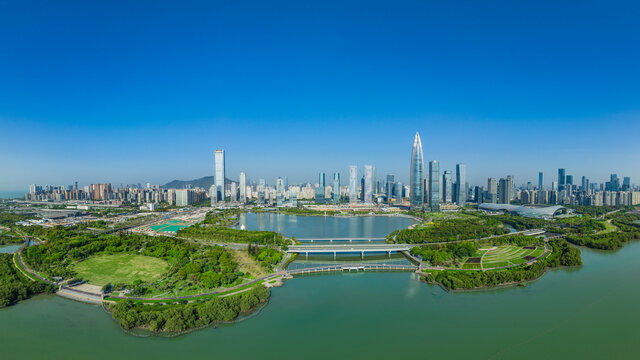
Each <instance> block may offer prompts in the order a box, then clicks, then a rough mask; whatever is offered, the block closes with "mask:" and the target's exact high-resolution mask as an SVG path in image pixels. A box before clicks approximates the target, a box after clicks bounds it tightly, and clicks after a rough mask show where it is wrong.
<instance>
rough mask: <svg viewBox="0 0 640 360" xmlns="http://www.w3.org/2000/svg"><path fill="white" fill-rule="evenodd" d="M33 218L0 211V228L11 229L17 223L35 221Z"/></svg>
mask: <svg viewBox="0 0 640 360" xmlns="http://www.w3.org/2000/svg"><path fill="white" fill-rule="evenodd" d="M35 218H36V217H35V216H30V215H21V214H14V213H10V212H5V211H0V226H6V227H12V226H14V225H15V223H17V222H18V221H22V220H28V219H35Z"/></svg>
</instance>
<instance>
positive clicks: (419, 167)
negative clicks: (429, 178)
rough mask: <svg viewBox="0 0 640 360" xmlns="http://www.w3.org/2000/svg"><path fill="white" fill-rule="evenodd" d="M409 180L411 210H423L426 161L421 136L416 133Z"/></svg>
mask: <svg viewBox="0 0 640 360" xmlns="http://www.w3.org/2000/svg"><path fill="white" fill-rule="evenodd" d="M409 178H410V181H409V182H410V183H409V185H410V190H409V196H410V198H411V202H410V205H411V209H412V210H422V207H423V205H424V188H423V186H424V160H423V156H422V142H421V141H420V135H419V134H418V133H416V136H415V138H414V140H413V149H412V151H411V169H410V174H409Z"/></svg>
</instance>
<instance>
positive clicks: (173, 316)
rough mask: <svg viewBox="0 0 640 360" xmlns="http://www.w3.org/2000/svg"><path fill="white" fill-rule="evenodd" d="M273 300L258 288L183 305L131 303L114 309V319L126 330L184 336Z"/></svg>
mask: <svg viewBox="0 0 640 360" xmlns="http://www.w3.org/2000/svg"><path fill="white" fill-rule="evenodd" d="M268 299H269V290H268V289H267V288H265V287H263V286H260V285H256V286H254V287H253V288H252V289H251V290H249V291H247V292H244V293H241V294H238V295H234V296H229V297H214V298H212V299H209V300H206V301H202V302H197V303H191V304H183V305H142V304H136V303H133V302H129V301H124V302H119V303H116V304H114V305H111V307H110V310H112V312H113V317H114V318H115V319H117V320H118V321H119V322H120V325H121V326H122V327H123V328H125V329H132V328H146V329H149V330H150V331H152V332H183V331H187V330H190V329H195V328H200V327H203V326H207V325H209V324H212V323H215V322H226V321H232V320H234V319H235V318H237V317H238V316H239V315H240V314H243V313H248V312H250V311H252V310H253V309H254V308H255V307H256V306H257V305H258V304H260V303H262V302H265V301H267V300H268Z"/></svg>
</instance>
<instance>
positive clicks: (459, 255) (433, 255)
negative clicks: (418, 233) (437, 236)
mask: <svg viewBox="0 0 640 360" xmlns="http://www.w3.org/2000/svg"><path fill="white" fill-rule="evenodd" d="M476 250H477V248H476V244H475V242H473V241H463V242H459V243H453V244H444V245H439V244H436V245H427V246H419V247H414V248H412V249H411V254H412V255H414V256H420V257H421V258H422V260H423V261H425V262H427V263H429V264H431V265H434V266H452V265H458V263H459V262H460V261H461V260H462V259H465V258H468V257H470V256H473V254H474V253H475V251H476Z"/></svg>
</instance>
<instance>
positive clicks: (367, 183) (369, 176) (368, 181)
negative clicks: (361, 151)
mask: <svg viewBox="0 0 640 360" xmlns="http://www.w3.org/2000/svg"><path fill="white" fill-rule="evenodd" d="M373 172H374V170H373V166H371V165H365V166H364V202H365V203H366V204H371V203H373Z"/></svg>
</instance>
